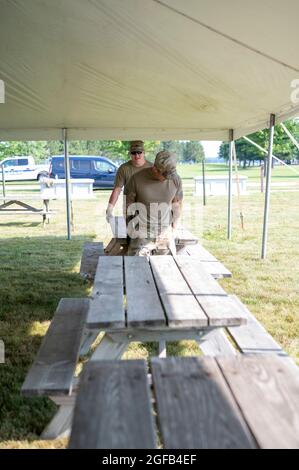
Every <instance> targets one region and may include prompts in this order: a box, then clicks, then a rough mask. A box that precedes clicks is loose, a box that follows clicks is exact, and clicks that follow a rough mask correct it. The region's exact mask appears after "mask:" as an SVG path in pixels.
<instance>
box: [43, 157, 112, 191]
mask: <svg viewBox="0 0 299 470" xmlns="http://www.w3.org/2000/svg"><path fill="white" fill-rule="evenodd" d="M69 159H70V174H71V178H92V179H94V183H93V186H94V188H113V185H114V179H115V175H116V172H117V169H118V167H117V165H115V163H113V162H112V161H111V160H109V159H108V158H106V157H98V156H93V155H70V156H69ZM50 178H59V179H60V178H65V169H64V156H63V155H54V156H53V157H52V158H51V166H50Z"/></svg>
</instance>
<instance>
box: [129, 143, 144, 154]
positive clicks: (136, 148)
mask: <svg viewBox="0 0 299 470" xmlns="http://www.w3.org/2000/svg"><path fill="white" fill-rule="evenodd" d="M129 152H144V142H143V141H142V140H131V142H130V146H129Z"/></svg>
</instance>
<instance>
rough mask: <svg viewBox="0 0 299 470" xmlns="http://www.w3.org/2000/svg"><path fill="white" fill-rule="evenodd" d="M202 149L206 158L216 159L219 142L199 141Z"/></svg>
mask: <svg viewBox="0 0 299 470" xmlns="http://www.w3.org/2000/svg"><path fill="white" fill-rule="evenodd" d="M201 143H202V145H203V148H204V150H205V156H206V158H217V157H218V149H219V147H220V145H221V141H218V140H217V141H215V140H213V141H212V140H202V141H201Z"/></svg>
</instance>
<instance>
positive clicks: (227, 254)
mask: <svg viewBox="0 0 299 470" xmlns="http://www.w3.org/2000/svg"><path fill="white" fill-rule="evenodd" d="M296 168H298V167H296ZM194 170H195V171H194ZM219 170H221V168H219V169H218V171H219ZM179 171H180V172H181V174H182V175H183V176H184V177H185V178H191V176H192V177H193V175H194V173H195V174H196V172H198V174H200V168H199V166H191V165H190V166H189V165H188V166H184V167H180V169H179ZM218 171H217V173H218ZM258 171H259V169H258V168H253V169H248V170H245V172H244V174H248V175H249V174H250V172H256V173H258ZM276 171H277V174H278V173H279V172H283V171H289V170H284V169H282V168H281V167H279V168H277V169H275V170H274V172H276ZM247 172H248V173H247ZM279 174H280V173H279ZM287 176H288V175H285V177H287ZM290 176H292V173H291V174H290ZM294 176H295V175H294ZM252 178H253V179H254V178H255V177H254V176H253V177H252ZM279 178H280V176H279ZM296 181H297V182H298V179H297V180H296V179H294V182H296ZM185 183H186V185H185V187H186V197H185V204H184V225H185V226H186V227H187V228H189V229H190V230H191V231H193V232H194V233H195V234H197V235H198V236H199V237H200V239H201V242H202V243H203V244H204V245H205V246H206V247H207V248H208V249H209V250H210V251H211V252H212V253H213V254H214V255H215V256H216V257H217V258H218V259H219V260H220V261H222V262H223V263H224V264H225V265H226V266H227V268H228V269H230V270H231V271H232V273H233V278H232V279H226V280H221V281H220V282H221V284H222V285H223V286H224V288H225V289H226V291H227V292H228V293H234V294H236V295H237V296H239V297H240V299H241V300H242V301H243V302H244V303H245V304H246V305H247V306H248V307H249V309H250V310H251V312H252V313H254V314H255V315H256V317H257V318H258V320H259V321H261V323H262V324H263V325H264V326H265V327H266V329H267V330H268V331H269V332H270V333H271V335H273V337H274V338H275V339H276V340H277V341H278V342H279V343H280V344H281V346H282V347H283V348H284V349H285V350H286V351H287V352H288V353H289V354H290V355H291V356H292V357H294V358H295V359H297V360H299V339H298V338H299V316H298V315H299V314H298V312H299V295H298V294H299V292H298V284H299V283H298V281H299V243H298V233H299V217H298V212H299V192H296V191H289V192H285V191H277V192H273V194H272V196H271V214H270V229H269V247H268V258H267V260H266V261H261V260H260V252H261V235H262V218H263V195H262V194H260V193H258V192H254V193H249V194H248V195H246V196H243V197H242V198H241V201H242V208H243V213H244V226H245V229H244V231H242V230H241V227H240V220H239V209H238V204H237V200H236V198H234V220H233V239H232V241H230V242H228V241H227V240H226V214H227V208H226V206H227V202H226V198H225V197H210V198H208V201H207V206H206V207H205V208H203V207H202V205H201V200H200V199H195V198H194V197H193V196H192V184H191V185H190V180H188V179H187V180H186V181H185ZM298 186H299V185H298ZM297 189H299V188H297ZM108 194H109V192H108V191H96V192H95V195H96V199H95V200H92V201H76V202H74V214H75V220H74V232H73V238H72V240H71V241H67V240H66V238H65V232H66V223H65V203H64V202H63V201H53V203H52V204H51V208H52V209H55V210H57V213H56V214H55V215H54V216H53V219H52V220H51V223H50V224H49V225H46V227H45V228H43V227H42V224H41V223H40V222H41V220H40V219H41V217H40V216H23V215H22V216H21V215H18V216H1V219H0V233H1V239H0V299H1V303H0V338H2V339H3V340H4V342H5V347H6V362H5V364H0V447H28V446H33V447H37V446H41V447H61V446H62V447H63V446H65V441H52V442H41V441H37V440H38V436H39V434H40V433H41V431H42V430H43V428H44V427H45V426H46V424H47V423H48V422H49V421H50V419H51V418H52V416H53V414H54V412H55V409H56V407H55V405H54V404H53V403H51V402H50V400H47V399H40V398H36V399H29V398H22V397H21V396H20V388H21V385H22V382H23V380H24V377H25V374H26V372H27V370H28V368H29V366H30V364H31V362H32V361H33V359H34V357H35V355H36V352H37V350H38V348H39V345H40V342H41V340H42V337H43V335H44V334H45V332H46V330H47V328H48V326H49V323H50V321H51V318H52V316H53V313H54V311H55V308H56V306H57V304H58V302H59V300H60V298H61V297H84V296H87V295H89V293H90V285H89V283H88V282H87V281H84V280H82V279H81V278H80V275H79V267H80V257H81V251H82V245H83V243H84V241H85V240H97V241H104V242H105V243H107V242H108V241H109V239H110V236H111V233H110V230H109V229H108V228H107V224H106V222H105V217H104V209H105V207H106V203H107V198H108ZM190 211H191V215H190ZM198 352H199V349H198V347H197V345H196V344H195V343H193V342H189V341H184V342H180V343H173V344H170V345H169V347H168V353H169V354H173V355H176V354H180V355H181V354H185V355H193V354H198ZM149 353H150V354H156V353H157V345H156V344H150V345H140V344H133V345H132V346H131V347H130V349H129V351H128V353H127V354H126V356H127V357H129V358H132V357H134V358H141V357H142V358H146V357H147V356H148V354H149Z"/></svg>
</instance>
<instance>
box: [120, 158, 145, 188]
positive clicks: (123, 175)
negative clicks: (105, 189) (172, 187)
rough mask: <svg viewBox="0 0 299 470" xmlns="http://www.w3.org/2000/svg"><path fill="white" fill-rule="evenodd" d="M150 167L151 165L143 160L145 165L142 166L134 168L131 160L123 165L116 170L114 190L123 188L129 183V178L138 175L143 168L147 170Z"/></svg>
mask: <svg viewBox="0 0 299 470" xmlns="http://www.w3.org/2000/svg"><path fill="white" fill-rule="evenodd" d="M151 166H153V164H152V163H151V162H148V161H147V160H145V164H144V165H142V166H134V165H133V163H132V161H131V160H129V161H128V162H126V163H123V164H122V165H121V166H120V167H119V169H118V170H117V173H116V177H115V181H114V188H123V187H124V186H125V185H126V184H127V183H128V182H129V181H130V178H131V177H132V176H133V175H135V173H138V172H139V171H141V170H144V168H149V167H151Z"/></svg>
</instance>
